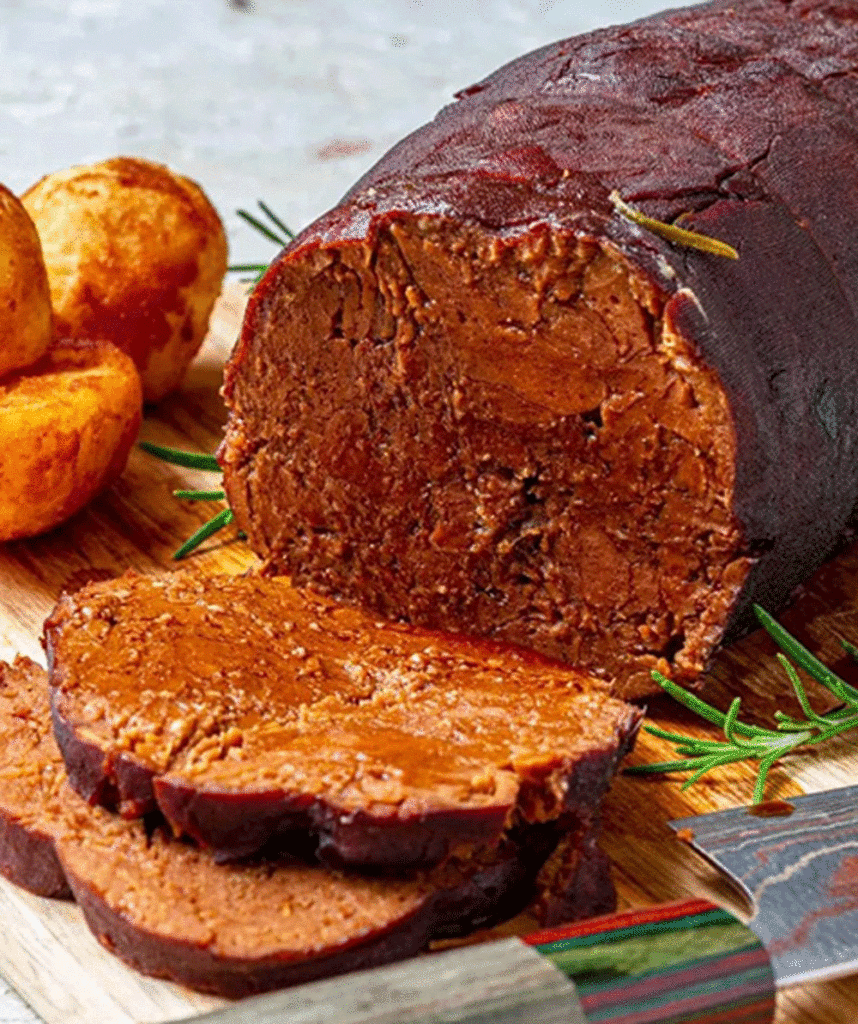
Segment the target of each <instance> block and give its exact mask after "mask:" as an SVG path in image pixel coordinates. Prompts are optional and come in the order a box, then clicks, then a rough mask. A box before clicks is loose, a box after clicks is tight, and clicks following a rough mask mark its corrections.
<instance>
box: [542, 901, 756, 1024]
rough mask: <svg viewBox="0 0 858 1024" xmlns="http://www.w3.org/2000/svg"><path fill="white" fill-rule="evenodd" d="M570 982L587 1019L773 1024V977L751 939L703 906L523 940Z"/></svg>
mask: <svg viewBox="0 0 858 1024" xmlns="http://www.w3.org/2000/svg"><path fill="white" fill-rule="evenodd" d="M524 941H525V942H526V943H527V944H528V945H529V946H532V947H533V948H534V949H536V950H537V951H538V952H539V953H541V954H542V955H543V956H545V957H547V958H548V959H549V960H550V961H551V962H552V963H553V964H554V966H555V967H557V968H559V969H560V970H561V971H562V972H563V973H564V974H565V975H566V976H567V977H568V978H569V979H570V980H571V981H572V982H574V984H575V988H576V990H577V994H578V998H579V1000H580V1005H581V1010H582V1011H583V1017H584V1019H585V1020H586V1021H587V1022H589V1024H592V1022H596V1021H605V1022H611V1024H656V1022H658V1024H668V1022H676V1024H679V1022H680V1021H681V1022H694V1024H704V1022H706V1024H739V1022H741V1024H770V1022H771V1021H772V1019H773V1017H774V1012H775V980H774V976H773V974H772V967H771V963H770V961H769V956H768V954H767V953H766V951H765V949H764V948H763V946H762V945H761V944H760V942H759V940H758V939H757V937H756V936H755V935H754V933H753V932H752V931H751V930H750V929H749V928H748V927H747V925H745V924H743V923H742V922H741V921H739V920H738V919H737V918H735V917H733V915H732V914H729V913H727V911H725V910H722V909H721V908H719V907H717V906H715V905H714V904H713V903H709V902H708V901H707V900H683V901H681V902H677V903H668V904H663V905H661V906H654V907H647V908H644V909H640V910H629V911H625V912H623V913H619V914H611V915H608V916H605V917H599V918H593V919H591V920H588V921H581V922H578V923H576V924H572V925H564V926H562V927H559V928H549V929H546V930H544V931H540V932H535V933H533V934H531V935H528V936H527V937H526V938H525V940H524Z"/></svg>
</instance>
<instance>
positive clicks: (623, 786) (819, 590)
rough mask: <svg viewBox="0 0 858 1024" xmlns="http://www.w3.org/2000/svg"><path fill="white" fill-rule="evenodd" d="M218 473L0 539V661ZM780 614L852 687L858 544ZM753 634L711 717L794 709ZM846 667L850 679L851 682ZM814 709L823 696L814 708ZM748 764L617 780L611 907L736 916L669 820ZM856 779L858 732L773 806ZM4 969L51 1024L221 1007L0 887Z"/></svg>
mask: <svg viewBox="0 0 858 1024" xmlns="http://www.w3.org/2000/svg"><path fill="white" fill-rule="evenodd" d="M244 301H245V295H244V288H243V286H241V285H238V284H234V285H230V286H228V287H227V289H226V290H225V292H224V295H223V297H222V298H221V301H220V302H219V304H218V306H217V308H216V310H215V314H214V316H213V319H212V328H211V331H210V333H209V337H208V338H207V340H206V343H205V345H204V347H203V350H202V351H201V353H200V355H199V357H198V358H197V360H196V361H195V363H194V365H193V366H192V367H191V370H190V372H189V374H188V377H187V379H186V382H185V385H184V387H183V388H182V390H181V392H180V393H179V394H177V395H174V396H172V397H171V398H168V399H167V400H165V401H164V402H162V403H161V404H160V405H159V406H158V407H157V408H155V409H152V410H148V414H147V416H146V419H145V422H144V424H143V428H142V431H141V437H142V438H143V439H145V440H149V441H153V442H156V443H159V444H166V445H171V446H174V447H179V448H185V449H189V450H195V451H202V452H212V451H214V449H215V447H216V446H217V443H218V441H219V440H220V436H221V428H222V425H223V422H224V418H225V417H224V410H223V406H222V404H221V401H220V398H219V395H218V390H219V387H220V382H221V372H222V367H223V362H224V360H225V358H226V356H227V354H228V353H229V350H230V348H231V347H232V344H233V341H234V339H235V337H236V334H237V332H238V328H239V325H240V321H241V315H242V311H243V308H244ZM216 480H217V478H216V477H215V476H213V475H212V474H207V473H202V472H197V471H192V470H185V469H179V468H177V467H173V466H168V465H165V464H164V463H162V462H160V461H158V460H156V459H154V458H152V457H151V456H149V455H147V454H146V453H144V452H143V451H140V450H135V451H134V452H133V453H132V455H131V459H130V461H129V465H128V468H127V470H126V472H125V473H124V475H123V476H122V478H121V479H120V480H119V482H118V483H117V484H116V485H115V486H114V487H113V488H112V490H111V491H110V492H109V493H107V494H105V495H103V496H102V497H101V498H100V499H99V500H98V501H96V502H95V503H93V504H92V505H91V506H90V507H89V508H87V509H86V510H84V511H83V512H82V513H80V514H79V515H77V516H76V517H74V519H72V520H71V521H70V522H68V523H67V524H65V525H64V526H63V527H62V528H60V529H58V530H56V531H54V532H52V533H51V534H49V535H47V536H45V537H40V538H36V539H34V540H31V541H19V542H16V543H11V544H7V545H5V546H3V545H0V658H3V659H5V660H11V659H12V658H14V656H15V654H16V653H21V654H27V655H29V656H30V657H33V658H35V659H36V660H38V661H41V662H42V663H44V655H43V652H42V649H41V645H40V636H41V626H42V622H43V620H44V618H45V616H46V615H47V613H48V612H49V611H50V609H51V608H52V607H53V604H54V602H55V601H56V598H57V596H58V595H59V593H60V591H61V590H62V589H63V588H64V587H67V586H69V585H74V584H76V583H78V582H82V581H84V580H86V579H89V578H92V577H93V575H96V576H99V577H107V576H114V575H118V574H119V573H121V572H123V571H125V570H126V569H129V568H133V569H135V570H138V571H141V572H153V571H163V570H170V569H172V568H174V567H175V566H176V563H175V562H174V561H173V559H172V552H173V551H174V550H175V549H176V548H177V547H178V546H179V544H181V543H182V541H184V540H185V539H186V538H187V537H188V536H190V534H191V533H192V532H193V531H194V530H195V529H196V528H197V527H198V526H199V525H201V523H203V522H204V521H205V520H206V519H208V518H209V517H210V516H212V515H214V514H215V512H216V511H218V509H219V508H220V507H221V506H219V505H212V504H193V503H189V502H182V501H179V500H177V499H175V498H174V497H173V496H172V491H173V490H174V489H176V488H179V487H182V488H192V487H200V488H211V487H212V486H215V485H216ZM191 563H193V564H196V565H197V566H199V567H200V568H201V569H202V570H204V571H206V572H241V571H243V570H244V569H246V568H248V567H249V566H252V565H254V564H255V563H256V559H255V556H253V555H252V554H251V553H250V552H249V550H248V549H247V548H246V547H245V546H244V545H243V544H242V543H241V541H239V540H238V539H237V538H236V534H235V531H234V529H232V528H227V529H226V530H224V531H222V532H221V533H218V534H216V535H215V536H214V537H213V538H211V539H210V540H209V541H208V542H207V543H206V544H205V545H204V546H203V548H202V549H200V550H199V551H198V552H197V553H195V554H194V555H192V556H191V557H190V558H189V559H187V560H186V562H185V563H182V564H191ZM781 621H782V622H783V623H784V624H785V625H786V626H787V628H788V629H790V631H791V632H793V633H794V634H795V635H797V636H798V637H799V638H800V639H801V640H802V641H803V642H804V643H806V644H807V645H808V646H809V647H810V648H811V649H812V650H813V651H814V652H815V653H817V654H818V655H819V656H820V657H821V658H822V659H823V660H825V661H826V662H827V663H828V664H830V665H832V667H834V668H836V669H838V670H840V671H842V672H843V674H844V675H846V677H847V678H849V679H850V680H851V681H852V682H853V683H854V682H856V681H858V668H851V667H850V666H849V665H848V663H847V660H846V659H845V658H844V656H843V653H842V649H841V648H840V646H839V640H840V639H841V638H843V639H846V640H850V641H852V642H853V643H858V545H856V546H853V547H852V548H850V549H848V550H846V551H845V552H843V553H842V554H840V555H839V556H838V557H837V558H836V559H834V560H833V561H831V562H830V563H828V564H827V565H826V566H825V567H824V568H823V569H822V570H821V571H820V572H819V573H818V574H817V576H816V577H815V578H814V579H813V580H812V581H810V582H809V584H808V585H807V586H806V587H805V588H804V589H803V591H802V593H801V595H800V596H799V597H798V599H797V601H796V603H795V604H794V605H793V607H792V608H791V609H790V610H789V611H788V612H787V613H785V614H784V615H783V616H782V618H781ZM774 651H775V648H774V645H773V644H772V643H771V642H770V641H769V640H768V638H767V637H766V636H765V635H763V634H762V633H761V632H758V633H755V634H753V635H751V636H749V637H747V638H745V639H744V640H743V641H741V642H740V643H738V644H736V645H735V646H734V647H733V648H731V649H730V650H728V651H725V652H723V653H722V654H721V655H720V656H719V658H718V659H717V662H716V664H715V666H714V669H713V671H712V672H711V674H710V675H709V677H707V680H706V685H705V689H704V690H703V693H702V695H703V696H704V698H705V699H707V700H709V701H710V702H712V703H715V704H717V705H718V706H719V707H721V708H725V709H726V707H727V705H728V704H729V701H730V699H731V698H732V697H733V696H734V695H736V694H740V695H741V696H742V698H743V707H744V712H743V714H744V716H745V717H746V718H747V719H750V720H754V721H758V722H760V723H770V722H771V721H772V713H773V711H774V710H775V708H777V707H782V708H784V709H785V710H787V711H789V712H791V713H795V712H796V711H797V710H798V709H797V708H796V706H795V703H794V699H793V698H792V691H791V688H790V686H789V683H788V681H787V679H786V677H785V675H784V674H783V673H782V671H781V669H780V668H779V666H778V665H777V663H776V662H775V660H774ZM850 673H851V674H850ZM820 703H821V702H820ZM649 717H650V720H652V721H653V722H654V723H655V724H658V725H660V726H662V727H663V728H668V729H673V730H678V731H682V732H692V733H696V734H697V735H710V736H711V735H713V734H714V733H716V730H715V729H714V728H710V727H708V726H705V724H704V725H701V723H700V722H699V720H697V719H695V717H694V716H693V715H691V714H690V713H687V712H685V711H684V709H682V708H680V707H678V705H676V704H675V703H674V702H673V701H671V700H670V699H669V698H666V697H659V698H656V699H654V700H653V701H651V702H650V708H649ZM669 756H670V748H669V747H668V746H667V745H666V744H665V743H663V742H662V741H660V740H656V739H655V738H654V737H651V736H649V735H647V734H645V733H643V734H642V735H641V739H640V741H639V743H638V746H637V749H636V751H635V753H634V755H633V757H632V763H641V762H646V761H655V760H664V759H666V758H667V757H669ZM753 780H754V771H753V769H752V768H751V767H750V766H746V765H734V766H731V767H729V768H727V769H722V770H720V771H719V772H717V773H713V774H711V775H710V776H708V777H704V779H702V780H701V781H700V782H699V783H698V784H696V785H695V786H694V787H693V788H692V789H690V790H689V791H687V792H685V793H682V792H680V783H681V779H680V778H678V777H675V776H674V777H662V776H654V777H632V776H620V778H618V779H617V781H616V783H615V785H614V787H613V789H612V791H611V793H610V795H609V797H608V800H607V803H606V807H605V836H604V844H603V845H604V847H605V849H606V851H607V852H608V854H609V855H610V856H611V858H612V860H613V862H614V865H615V879H616V883H617V889H618V892H619V902H620V906H621V907H628V906H639V905H644V904H649V903H653V902H658V901H665V900H671V899H677V898H680V897H684V896H690V895H693V896H707V897H709V898H710V899H714V900H715V901H716V902H719V903H721V904H722V905H724V906H728V907H730V908H731V909H733V910H736V911H738V912H739V913H740V914H741V913H742V912H743V910H742V907H741V906H740V905H738V904H737V903H736V901H735V897H734V896H733V894H732V892H731V890H730V888H729V887H728V886H727V885H726V884H725V883H724V882H723V881H722V880H721V879H720V878H719V877H718V876H717V874H716V873H715V871H714V869H712V868H710V867H709V866H708V865H706V864H705V863H704V862H703V861H702V860H701V859H700V858H699V857H697V856H696V855H695V854H694V853H693V851H691V850H690V849H689V848H688V847H687V846H685V845H684V844H682V843H680V842H678V841H676V840H675V839H674V838H673V834H672V832H671V831H670V830H669V829H668V827H667V824H666V822H667V821H668V820H669V819H671V818H677V817H685V816H688V815H692V814H700V813H704V812H706V811H710V810H718V809H721V808H726V807H731V806H736V805H737V804H745V803H748V802H749V801H750V795H751V792H752V789H753ZM856 781H858V736H856V735H855V734H852V735H849V736H847V737H845V738H843V739H842V740H840V741H836V742H835V743H833V744H831V745H829V746H827V747H825V748H824V749H822V750H821V751H819V752H818V753H810V754H808V755H805V756H802V757H797V758H794V759H791V760H789V762H788V763H787V764H785V765H783V766H780V767H777V768H775V769H774V770H773V772H772V773H771V777H770V784H769V792H768V795H769V796H770V797H788V796H791V795H797V794H800V793H802V792H812V791H815V790H820V789H827V788H832V787H835V786H841V785H846V784H849V783H853V782H856ZM0 917H2V920H3V922H4V926H3V938H2V940H0V972H2V973H3V975H5V977H6V978H7V979H8V981H9V982H10V983H11V984H12V985H13V986H14V987H15V988H16V989H17V990H18V991H19V992H20V993H21V994H22V996H23V997H24V998H25V999H26V1000H27V1001H28V1002H29V1003H30V1004H31V1005H32V1006H33V1007H34V1008H35V1009H36V1010H37V1012H38V1013H40V1014H41V1015H42V1016H43V1017H44V1019H45V1020H46V1021H47V1022H48V1024H108V1022H109V1024H144V1022H145V1024H160V1022H167V1021H177V1020H181V1019H184V1018H187V1017H190V1016H193V1015H194V1014H197V1013H201V1012H203V1011H206V1010H210V1009H213V1008H215V1007H217V1006H220V1005H223V1003H222V1001H221V1000H218V999H214V998H210V997H206V996H200V995H196V994H194V993H192V992H189V991H187V990H186V989H183V988H181V987H180V986H176V985H172V984H169V983H167V982H160V981H154V980H152V979H148V978H143V977H142V976H140V975H138V974H136V973H135V972H133V971H131V970H129V969H127V968H126V967H124V966H123V965H122V964H121V963H120V962H119V961H118V960H116V959H115V958H114V957H113V956H111V955H110V954H109V953H107V952H105V951H104V950H102V949H101V947H100V946H99V945H98V944H97V943H96V942H95V940H94V939H93V938H92V937H91V935H90V933H89V931H88V930H87V929H86V926H85V925H84V923H83V920H82V917H81V915H80V914H79V912H78V911H77V908H76V907H75V906H74V905H73V904H69V903H63V902H60V901H52V900H45V899H40V898H38V897H34V896H30V895H29V894H27V893H24V892H23V891H21V890H18V889H16V888H15V887H14V886H11V885H9V884H8V883H5V882H3V881H2V880H0ZM533 927H535V923H534V922H533V921H531V920H529V919H528V918H527V916H526V915H522V916H521V917H519V918H517V919H516V920H515V921H513V922H510V923H509V924H507V925H506V926H504V927H503V928H502V929H496V930H495V931H494V932H492V933H486V934H487V935H490V934H497V933H498V932H500V933H504V934H508V933H510V932H516V931H517V932H524V931H527V930H529V929H531V928H533ZM856 1020H858V977H855V978H850V979H845V980H841V981H838V982H826V983H818V984H815V985H807V986H803V987H801V988H798V989H792V990H787V991H785V992H783V993H781V995H780V996H779V1006H778V1017H777V1021H778V1024H787V1022H789V1024H854V1022H855V1021H856Z"/></svg>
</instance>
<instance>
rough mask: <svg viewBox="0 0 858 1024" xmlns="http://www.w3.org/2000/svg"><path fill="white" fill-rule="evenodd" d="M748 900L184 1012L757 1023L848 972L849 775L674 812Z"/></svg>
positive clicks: (614, 920) (647, 915) (565, 931)
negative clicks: (795, 995) (758, 800)
mask: <svg viewBox="0 0 858 1024" xmlns="http://www.w3.org/2000/svg"><path fill="white" fill-rule="evenodd" d="M670 826H671V828H673V829H674V831H675V832H676V834H677V836H678V837H679V838H680V839H683V840H685V841H686V842H688V843H690V845H691V846H692V847H693V848H694V849H695V850H697V851H698V852H699V853H700V854H702V855H703V856H704V857H705V858H706V859H707V860H709V861H711V862H712V863H713V864H714V865H715V866H716V867H717V868H718V869H719V870H720V871H721V872H723V873H724V874H725V875H726V877H727V878H728V879H729V880H730V881H731V882H732V883H733V884H734V885H735V886H736V887H737V888H738V889H739V890H740V891H741V892H742V894H743V895H744V896H745V897H746V898H747V899H748V901H749V904H750V905H751V907H752V908H753V913H752V916H751V918H750V920H749V921H748V923H747V925H746V924H743V923H742V922H741V921H740V920H739V919H738V918H736V917H734V916H733V915H732V914H730V913H728V912H727V911H726V910H723V909H722V908H720V907H717V906H716V905H715V904H713V903H710V902H708V901H706V900H684V901H680V902H677V903H669V904H663V905H660V906H654V907H648V908H644V909H639V910H630V911H624V912H622V913H619V914H612V915H608V916H606V917H599V918H594V919H592V920H589V921H583V922H577V923H575V924H571V925H564V926H562V927H559V928H549V929H544V930H542V931H539V932H534V933H532V934H530V935H527V936H525V937H524V938H523V939H522V938H511V939H504V940H500V941H495V942H486V943H480V944H477V945H473V946H465V947H461V948H457V949H450V950H446V951H444V952H441V953H433V954H430V955H428V956H421V957H417V958H415V959H412V960H409V961H405V962H403V963H398V964H390V965H388V966H385V967H381V968H375V969H372V970H366V971H359V972H355V973H352V974H349V975H345V976H343V977H339V978H333V979H330V980H328V981H322V982H314V983H312V984H308V985H302V986H298V987H296V988H292V989H286V990H283V991H280V992H275V993H270V994H268V995H265V996H258V997H254V998H251V999H246V1000H243V1001H242V1002H239V1003H236V1004H234V1005H232V1006H229V1007H226V1008H223V1009H220V1010H216V1011H214V1012H212V1013H207V1014H203V1015H202V1016H197V1017H193V1018H188V1024H190V1021H191V1020H192V1021H193V1022H194V1024H251V1022H253V1024H595V1022H597V1021H601V1022H610V1024H668V1022H671V1024H680V1022H689V1024H690V1022H694V1024H740V1022H741V1024H767V1022H771V1020H772V1019H773V1016H774V1009H775V989H776V987H777V988H780V987H783V986H788V985H795V984H801V983H804V982H808V981H811V980H820V979H829V978H837V977H841V976H843V975H846V974H849V973H851V972H858V786H847V787H844V788H842V789H836V790H828V791H826V792H823V793H814V794H811V795H808V796H803V797H796V798H794V799H792V800H790V801H789V803H786V802H781V801H778V802H773V803H770V804H767V805H762V806H761V807H756V808H754V807H744V808H736V809H733V810H728V811H718V812H715V813H713V814H705V815H700V816H697V817H693V818H683V819H681V820H677V821H672V822H670Z"/></svg>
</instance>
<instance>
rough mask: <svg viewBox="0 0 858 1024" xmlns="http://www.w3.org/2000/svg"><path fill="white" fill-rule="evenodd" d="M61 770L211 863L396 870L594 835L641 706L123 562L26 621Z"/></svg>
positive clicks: (341, 616)
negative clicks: (534, 839)
mask: <svg viewBox="0 0 858 1024" xmlns="http://www.w3.org/2000/svg"><path fill="white" fill-rule="evenodd" d="M45 635H46V643H47V650H48V658H49V665H50V681H51V688H52V710H53V720H54V729H55V734H56V737H57V740H58V742H59V746H60V748H61V750H62V752H63V756H64V759H65V763H66V766H67V770H68V774H69V779H70V782H71V784H72V786H73V787H74V788H75V789H76V790H77V791H78V792H79V793H80V794H81V795H82V796H84V797H85V798H86V799H87V800H89V801H91V802H98V803H101V804H103V805H105V806H107V807H109V808H117V809H119V810H120V811H121V812H122V813H123V814H124V815H126V816H129V817H134V816H140V815H144V814H147V813H149V812H151V811H154V810H158V811H160V812H161V813H162V814H163V816H164V817H165V818H166V819H167V821H168V822H169V823H170V824H171V825H172V826H173V828H174V830H175V831H176V832H177V833H183V834H186V835H189V836H191V837H193V838H194V839H195V840H197V841H198V842H200V843H201V844H203V845H204V846H206V847H209V848H211V849H213V850H215V851H216V852H217V853H218V855H219V856H220V857H221V858H235V857H245V856H248V855H250V854H253V853H256V852H258V851H260V850H263V849H266V848H271V846H272V845H274V846H277V847H278V848H283V849H287V850H300V851H302V852H305V853H306V852H308V851H312V852H314V853H315V854H316V855H317V856H318V857H319V859H321V860H323V861H325V862H326V863H328V864H333V865H339V864H357V865H364V866H368V865H373V866H376V867H379V866H384V867H388V868H397V869H402V868H406V867H410V866H411V867H413V866H416V865H429V864H433V863H439V862H441V861H443V860H444V859H445V858H447V857H448V856H450V855H451V854H456V853H458V854H461V853H463V852H464V851H468V850H474V849H478V848H483V847H491V846H494V845H497V844H498V843H501V842H502V841H503V840H504V837H505V836H507V835H509V834H510V831H511V830H513V829H515V828H516V827H518V826H520V825H524V824H528V823H534V824H536V823H541V822H558V823H559V824H560V825H561V826H564V827H566V826H568V827H581V828H584V829H594V828H595V827H596V826H597V822H598V814H599V806H600V803H601V800H602V797H603V795H604V793H605V791H606V789H607V787H608V785H609V783H610V780H611V777H612V776H613V774H614V772H615V770H616V768H617V765H618V763H619V761H620V759H621V758H622V757H623V755H624V754H625V753H626V752H627V750H628V749H629V748H630V746H631V744H632V742H633V740H634V736H635V734H636V731H637V728H638V725H639V721H640V717H641V715H640V712H639V711H637V710H636V709H634V708H631V707H629V706H628V705H627V704H625V703H623V702H622V701H619V700H616V699H614V698H612V697H610V695H609V693H608V691H607V687H606V686H605V685H604V684H603V683H602V682H600V681H599V680H594V679H591V678H589V677H587V676H585V675H583V674H581V673H578V672H575V671H573V670H570V669H569V668H568V667H566V666H563V665H558V664H556V663H554V662H549V661H548V660H547V659H544V658H542V657H540V656H538V655H534V654H533V653H532V652H527V651H520V650H518V649H516V648H513V647H511V646H510V645H501V644H497V643H491V642H488V641H484V640H473V639H468V638H464V637H455V636H445V635H442V634H438V633H431V632H429V631H427V630H422V629H417V628H414V627H411V626H403V625H397V624H390V623H382V622H378V621H376V620H375V619H374V618H373V617H372V616H370V615H368V614H366V613H364V612H362V611H360V610H357V609H354V608H350V607H347V606H343V605H338V604H337V603H335V602H334V601H332V600H330V599H328V598H325V597H321V596H318V595H314V594H311V593H302V592H300V591H297V590H294V589H293V588H292V587H291V586H290V584H289V582H288V581H287V580H285V579H283V578H261V577H258V576H245V577H229V576H214V577H204V576H202V575H199V574H196V573H194V572H176V573H172V574H169V575H166V576H160V577H147V576H134V575H128V576H125V577H122V578H120V579H118V580H115V581H109V582H104V583H95V584H90V585H88V586H86V587H84V588H82V589H81V590H79V591H78V592H77V593H75V594H72V595H67V596H65V597H63V598H62V599H61V600H60V602H59V604H58V605H57V608H56V609H55V610H54V612H53V613H52V615H51V617H50V618H49V619H48V620H47V622H46V624H45Z"/></svg>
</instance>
